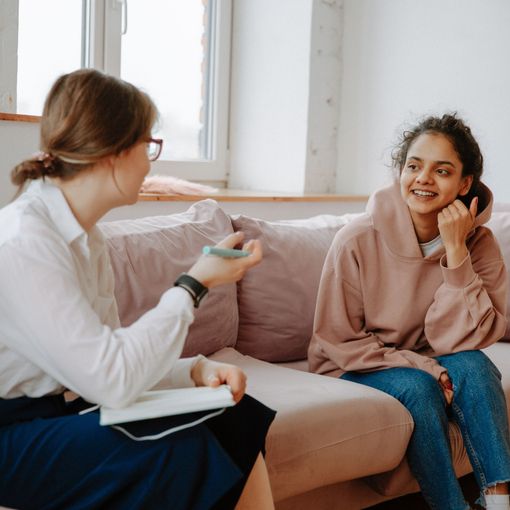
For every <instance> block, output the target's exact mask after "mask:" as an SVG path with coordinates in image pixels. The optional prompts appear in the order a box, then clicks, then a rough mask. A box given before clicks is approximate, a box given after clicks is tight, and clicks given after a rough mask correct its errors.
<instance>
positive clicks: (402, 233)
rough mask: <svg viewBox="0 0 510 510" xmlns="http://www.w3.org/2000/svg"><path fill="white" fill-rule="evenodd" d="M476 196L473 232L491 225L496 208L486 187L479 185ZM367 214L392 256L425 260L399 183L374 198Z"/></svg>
mask: <svg viewBox="0 0 510 510" xmlns="http://www.w3.org/2000/svg"><path fill="white" fill-rule="evenodd" d="M476 195H477V196H478V212H477V215H476V218H475V224H474V228H473V232H474V230H475V229H476V228H477V227H479V226H480V225H483V224H484V223H487V221H489V219H490V217H491V213H492V205H493V197H492V192H491V190H490V189H489V188H488V187H487V186H485V184H483V183H481V182H480V183H479V184H478V191H477V194H476ZM366 211H367V213H368V214H369V215H370V216H371V218H372V224H373V225H374V228H375V230H376V231H377V232H378V233H379V234H380V235H381V237H382V239H383V240H384V243H385V244H386V246H387V247H388V248H389V249H390V250H391V251H392V252H394V253H396V254H397V255H399V256H401V257H408V258H417V257H418V258H420V259H423V254H422V252H421V249H420V245H419V243H418V238H417V237H416V233H415V231H414V225H413V220H412V218H411V213H410V212H409V207H408V206H407V204H406V203H405V202H404V200H403V199H402V195H401V193H400V183H399V182H398V181H397V182H395V183H393V184H392V185H391V186H388V187H386V188H382V189H380V190H378V191H376V192H375V193H374V194H373V195H371V196H370V198H369V200H368V204H367V208H366ZM469 235H472V233H471V234H469ZM443 253H444V248H442V249H439V250H437V251H436V252H434V253H433V254H431V255H430V256H428V257H426V259H430V260H437V259H439V258H440V257H441V255H442V254H443Z"/></svg>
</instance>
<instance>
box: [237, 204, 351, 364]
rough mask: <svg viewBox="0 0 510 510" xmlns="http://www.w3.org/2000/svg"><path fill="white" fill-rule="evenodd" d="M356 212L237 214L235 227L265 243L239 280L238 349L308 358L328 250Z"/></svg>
mask: <svg viewBox="0 0 510 510" xmlns="http://www.w3.org/2000/svg"><path fill="white" fill-rule="evenodd" d="M355 216H357V215H355V214H351V215H344V216H331V215H320V216H315V217H313V218H308V219H303V220H287V221H265V220H260V219H254V218H249V217H246V216H234V217H233V220H232V223H233V225H234V230H236V231H237V230H242V231H243V232H245V234H246V238H247V239H260V240H261V242H262V245H263V249H264V259H263V260H262V262H261V263H260V264H259V265H258V266H257V267H255V268H253V269H252V270H251V271H249V272H248V273H247V274H246V276H245V277H244V278H243V280H241V281H240V282H239V283H238V302H239V335H238V339H237V344H236V349H237V350H238V351H240V352H242V353H243V354H249V355H250V356H254V357H255V358H258V359H262V360H266V361H273V362H279V361H292V360H296V359H303V358H306V355H307V348H308V343H309V341H310V337H311V334H312V325H313V317H314V312H315V301H316V297H317V290H318V287H319V280H320V275H321V271H322V265H323V263H324V259H325V257H326V253H327V251H328V249H329V246H330V244H331V241H332V240H333V237H334V236H335V234H336V232H337V231H338V230H339V229H340V228H341V227H342V226H343V225H345V224H346V223H347V221H349V219H351V218H352V217H355Z"/></svg>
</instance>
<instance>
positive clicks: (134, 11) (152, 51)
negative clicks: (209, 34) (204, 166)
mask: <svg viewBox="0 0 510 510" xmlns="http://www.w3.org/2000/svg"><path fill="white" fill-rule="evenodd" d="M206 5H207V0H129V1H128V12H127V32H126V33H125V34H124V35H123V36H122V46H121V77H122V78H123V79H125V80H127V81H130V82H131V83H134V84H135V85H137V86H138V87H140V88H142V89H143V90H145V91H146V92H147V93H148V94H149V95H150V96H151V97H152V98H153V99H154V101H155V102H156V105H157V107H158V109H159V112H160V121H159V125H158V131H157V132H155V133H154V136H157V137H160V138H163V139H164V141H165V143H164V145H163V153H162V155H161V158H162V159H196V158H201V157H203V155H204V154H203V150H202V146H203V144H202V143H201V140H202V137H203V136H204V133H203V124H204V120H203V119H204V112H205V106H206V105H205V103H204V97H205V96H204V92H205V86H204V82H205V64H204V62H205V59H204V51H205V50H204V48H205V36H204V32H205V29H206V26H205V24H206Z"/></svg>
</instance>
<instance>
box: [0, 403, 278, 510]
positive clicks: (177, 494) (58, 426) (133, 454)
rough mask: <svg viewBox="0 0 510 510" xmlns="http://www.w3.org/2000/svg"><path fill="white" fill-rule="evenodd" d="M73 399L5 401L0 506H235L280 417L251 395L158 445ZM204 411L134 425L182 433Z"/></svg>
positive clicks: (43, 509) (0, 426) (191, 509)
mask: <svg viewBox="0 0 510 510" xmlns="http://www.w3.org/2000/svg"><path fill="white" fill-rule="evenodd" d="M86 405H87V404H86V403H84V402H83V401H81V399H79V400H78V401H75V402H73V403H72V404H66V403H65V402H64V399H63V397H61V396H55V397H43V398H38V399H31V398H24V397H23V398H19V399H12V400H2V399H0V506H1V505H5V506H8V507H12V508H16V509H18V510H25V509H26V510H30V509H34V510H35V509H37V510H50V509H51V510H56V509H66V510H77V509H96V508H97V509H100V508H101V509H108V510H110V509H111V510H116V509H119V510H120V509H122V510H125V509H130V510H131V509H133V510H136V509H147V510H157V509H160V508H161V509H172V510H202V509H204V510H205V509H218V510H219V509H229V508H234V507H235V504H236V502H237V500H238V499H239V496H240V494H241V492H242V490H243V487H244V484H245V482H246V479H247V477H248V475H249V473H250V471H251V469H252V467H253V464H254V462H255V460H256V458H257V456H258V454H259V452H261V451H262V452H264V442H265V437H266V434H267V430H268V428H269V426H270V424H271V422H272V421H273V419H274V415H275V412H274V411H273V410H271V409H269V408H267V407H266V406H264V405H263V404H261V403H260V402H258V401H257V400H255V399H253V398H251V397H250V396H248V395H245V397H244V398H243V399H242V400H241V402H240V403H239V404H237V405H236V406H234V407H231V408H228V409H226V410H225V412H224V413H223V414H221V415H219V416H216V417H214V418H211V419H209V420H207V421H204V422H203V423H201V424H199V425H196V426H193V427H191V428H187V429H184V430H180V431H178V432H175V433H173V434H170V435H168V436H165V437H163V438H161V439H158V440H156V441H141V442H138V441H133V440H131V439H129V438H128V437H127V436H126V435H124V434H123V433H122V432H119V431H117V430H115V429H113V428H111V427H102V426H101V425H99V415H98V413H89V414H84V415H79V414H77V412H78V411H79V410H81V409H82V408H83V407H85V406H86ZM196 418H197V415H196V413H193V414H190V415H182V416H180V417H168V418H159V419H157V420H147V421H145V422H137V423H135V424H133V429H136V432H137V434H144V433H147V434H151V433H154V432H155V430H157V429H158V428H161V429H167V428H172V427H174V426H176V425H179V424H180V423H182V421H183V420H190V421H194V420H195V419H196Z"/></svg>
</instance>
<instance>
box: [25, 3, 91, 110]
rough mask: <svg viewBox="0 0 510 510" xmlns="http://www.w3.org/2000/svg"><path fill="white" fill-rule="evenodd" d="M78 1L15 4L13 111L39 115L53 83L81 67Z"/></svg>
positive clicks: (80, 10)
mask: <svg viewBox="0 0 510 510" xmlns="http://www.w3.org/2000/svg"><path fill="white" fill-rule="evenodd" d="M81 20H82V0H44V1H41V0H19V18H18V75H17V90H16V95H17V100H16V103H17V104H16V111H17V112H20V113H24V114H28V115H41V113H42V108H43V104H44V99H45V97H46V94H47V93H48V90H49V89H50V87H51V85H52V84H53V82H54V81H55V79H56V78H57V77H58V76H60V75H61V74H64V73H68V72H70V71H74V70H75V69H79V68H80V67H81V51H82V48H81V39H82V37H81V26H82V22H81Z"/></svg>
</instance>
